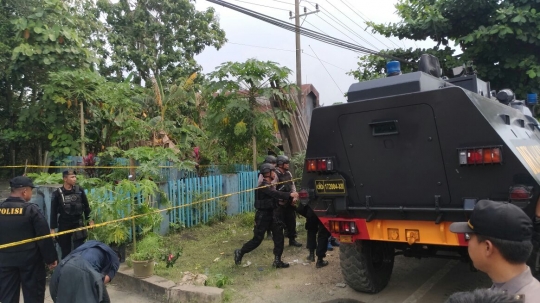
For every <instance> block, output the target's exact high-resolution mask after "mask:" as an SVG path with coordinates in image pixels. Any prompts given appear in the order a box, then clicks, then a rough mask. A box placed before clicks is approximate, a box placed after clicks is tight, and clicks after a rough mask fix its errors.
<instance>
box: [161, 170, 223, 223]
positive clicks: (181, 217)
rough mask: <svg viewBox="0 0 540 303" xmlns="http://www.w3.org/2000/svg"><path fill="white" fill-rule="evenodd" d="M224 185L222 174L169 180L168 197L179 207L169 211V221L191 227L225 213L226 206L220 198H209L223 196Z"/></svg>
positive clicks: (173, 204)
mask: <svg viewBox="0 0 540 303" xmlns="http://www.w3.org/2000/svg"><path fill="white" fill-rule="evenodd" d="M222 185H223V178H222V176H221V175H217V176H208V177H201V178H189V179H183V180H176V181H169V182H168V188H167V196H168V199H169V201H171V203H172V205H171V207H178V208H175V209H173V210H171V211H170V212H169V222H170V223H177V224H180V225H181V226H184V227H191V226H194V225H197V224H201V223H207V222H208V221H209V220H210V219H211V218H212V217H215V216H218V215H220V213H223V212H224V209H223V208H224V207H225V206H224V204H223V203H221V202H222V201H220V199H211V200H207V199H209V198H215V197H219V196H221V195H222V192H223V188H222ZM204 200H207V201H204ZM179 206H184V207H179Z"/></svg>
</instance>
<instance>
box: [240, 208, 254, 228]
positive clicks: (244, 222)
mask: <svg viewBox="0 0 540 303" xmlns="http://www.w3.org/2000/svg"><path fill="white" fill-rule="evenodd" d="M238 216H239V217H240V225H241V226H245V227H250V226H253V225H255V213H254V212H249V213H243V214H240V215H238Z"/></svg>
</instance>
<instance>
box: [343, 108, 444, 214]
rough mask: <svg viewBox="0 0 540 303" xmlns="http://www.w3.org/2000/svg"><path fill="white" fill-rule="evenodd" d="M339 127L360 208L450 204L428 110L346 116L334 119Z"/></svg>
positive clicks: (432, 117)
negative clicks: (365, 206) (365, 204)
mask: <svg viewBox="0 0 540 303" xmlns="http://www.w3.org/2000/svg"><path fill="white" fill-rule="evenodd" d="M365 102H377V100H373V101H365ZM366 107H368V106H366ZM339 127H340V130H341V134H342V139H343V144H344V147H345V150H346V151H347V157H348V161H349V167H350V169H351V173H352V175H353V178H354V185H355V186H354V187H355V189H356V190H357V192H358V196H359V197H360V200H361V201H362V200H363V202H360V203H367V204H368V206H377V207H384V206H392V207H396V206H406V207H430V208H433V207H436V201H437V203H438V204H440V205H441V206H443V205H445V204H448V203H450V193H449V190H448V185H447V181H446V173H445V170H444V165H443V158H442V154H441V148H440V145H439V137H438V134H437V124H436V119H435V116H434V113H433V110H432V108H431V107H430V106H429V105H427V104H416V105H408V106H402V107H394V108H387V109H379V110H370V111H364V112H356V113H350V114H346V115H342V116H340V117H339ZM362 206H363V205H362Z"/></svg>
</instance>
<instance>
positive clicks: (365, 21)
mask: <svg viewBox="0 0 540 303" xmlns="http://www.w3.org/2000/svg"><path fill="white" fill-rule="evenodd" d="M339 1H341V2H342V3H343V4H345V6H347V7H348V8H349V9H350V10H351V11H352V12H353V13H355V14H356V15H357V16H358V17H360V19H362V20H364V23H366V25H367V22H368V21H367V20H366V19H364V17H362V16H360V14H362V12H360V11H359V13H360V14H358V13H357V12H356V9H353V8H352V7H351V6H352V4H350V3H348V2H347V1H346V0H339ZM349 4H350V5H351V6H349ZM362 15H364V14H362ZM366 18H367V19H369V18H368V17H367V16H366ZM370 21H371V20H370ZM360 28H361V27H360ZM364 31H365V32H367V31H366V30H364ZM368 34H370V33H368ZM385 38H386V39H388V41H390V42H392V43H393V44H394V45H395V46H397V47H400V46H399V45H397V44H396V43H395V42H394V41H392V40H391V39H390V38H388V37H386V36H385ZM379 42H380V41H379ZM381 43H382V42H381ZM403 45H405V43H403Z"/></svg>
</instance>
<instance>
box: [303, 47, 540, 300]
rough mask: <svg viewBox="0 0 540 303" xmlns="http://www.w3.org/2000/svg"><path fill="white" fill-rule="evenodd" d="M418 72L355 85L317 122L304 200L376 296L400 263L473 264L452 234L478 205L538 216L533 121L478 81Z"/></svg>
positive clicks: (363, 287) (506, 96)
mask: <svg viewBox="0 0 540 303" xmlns="http://www.w3.org/2000/svg"><path fill="white" fill-rule="evenodd" d="M420 67H421V68H420V70H421V71H418V72H413V73H408V74H401V73H400V72H399V71H398V72H396V73H395V74H397V75H396V76H392V77H386V78H382V79H376V80H371V81H365V82H360V83H355V84H353V85H351V87H350V89H349V91H348V102H347V103H345V104H341V105H334V106H328V107H322V108H317V109H315V110H314V111H313V116H312V119H311V127H310V133H309V139H308V147H307V151H306V160H305V161H306V163H305V164H306V166H305V169H304V174H303V178H302V188H303V189H304V190H303V192H302V193H301V197H302V198H304V202H307V203H308V204H309V205H310V206H311V208H312V209H313V210H314V211H315V213H316V214H317V215H318V216H319V218H320V220H321V222H322V223H323V224H324V225H325V226H326V228H327V229H328V230H329V231H330V232H331V233H332V235H333V236H334V237H336V238H338V239H339V240H340V241H341V243H342V245H341V247H340V260H341V268H342V273H343V275H344V278H345V280H346V281H347V283H348V284H349V285H350V286H351V287H352V288H353V289H355V290H357V291H362V292H369V293H377V292H379V291H381V290H382V289H383V288H384V287H385V286H386V285H387V283H388V281H389V279H390V276H391V274H392V268H393V265H394V256H396V255H404V256H407V257H417V258H421V257H445V258H459V259H462V260H464V261H467V260H469V258H468V255H467V241H466V240H467V239H465V236H464V235H459V234H454V233H451V232H450V230H449V225H450V224H451V223H452V222H461V221H467V219H468V216H469V215H470V212H471V211H472V209H473V207H474V206H475V204H476V202H477V201H479V200H482V199H489V200H493V201H505V202H510V203H514V204H515V205H518V206H519V207H521V208H522V209H523V210H524V211H525V212H526V213H527V214H528V215H530V217H531V218H534V216H535V212H536V207H537V201H538V199H539V197H540V130H539V128H538V123H537V121H536V119H534V118H533V117H532V116H531V115H526V114H524V113H523V111H520V110H518V109H515V108H513V107H511V106H510V104H511V102H512V101H513V100H514V97H513V93H512V92H511V91H510V90H502V91H500V92H499V93H498V94H497V96H494V92H493V91H491V89H490V86H489V83H488V82H484V81H482V80H480V79H478V78H477V76H476V75H475V74H469V75H467V73H466V74H465V75H464V76H460V77H457V78H452V79H446V78H443V77H441V70H440V67H439V64H438V60H437V59H436V58H434V57H431V56H428V55H423V56H422V58H421V60H420ZM535 249H536V250H538V248H537V247H535ZM533 256H534V257H535V258H536V256H537V254H533ZM531 262H532V264H531V269H533V270H535V269H536V265H537V263H538V262H537V258H536V259H535V260H531Z"/></svg>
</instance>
